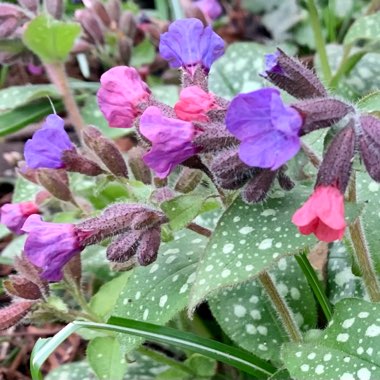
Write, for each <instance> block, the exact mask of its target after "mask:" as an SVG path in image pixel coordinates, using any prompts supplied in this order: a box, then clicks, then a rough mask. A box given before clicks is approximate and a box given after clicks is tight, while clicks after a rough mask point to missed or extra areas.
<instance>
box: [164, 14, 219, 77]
mask: <svg viewBox="0 0 380 380" xmlns="http://www.w3.org/2000/svg"><path fill="white" fill-rule="evenodd" d="M223 53H224V41H223V40H222V39H221V38H220V37H219V36H218V35H217V34H216V33H215V32H214V31H213V30H212V29H211V27H210V26H207V27H204V26H203V24H202V22H201V21H200V20H198V19H195V18H188V19H184V20H177V21H174V22H173V23H172V24H171V25H170V26H169V31H168V32H166V33H164V34H162V35H161V39H160V54H161V56H162V57H163V58H165V59H166V60H167V61H169V64H170V67H184V68H185V69H187V70H188V71H189V72H190V73H191V74H194V72H195V68H196V66H198V65H200V66H202V67H203V68H204V69H205V70H206V71H207V72H208V71H209V69H210V67H211V65H212V64H213V62H214V61H215V60H216V59H218V58H219V57H220V56H221V55H223Z"/></svg>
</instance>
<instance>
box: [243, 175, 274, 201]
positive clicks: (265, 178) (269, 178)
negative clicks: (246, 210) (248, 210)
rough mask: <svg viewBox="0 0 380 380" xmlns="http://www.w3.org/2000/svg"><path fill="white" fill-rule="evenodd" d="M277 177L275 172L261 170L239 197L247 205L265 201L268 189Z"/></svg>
mask: <svg viewBox="0 0 380 380" xmlns="http://www.w3.org/2000/svg"><path fill="white" fill-rule="evenodd" d="M276 176H277V171H276V170H275V171H273V170H269V169H262V170H260V172H259V173H258V174H256V175H255V176H254V177H253V178H252V179H250V180H249V182H248V183H247V185H246V186H245V187H244V189H243V191H242V193H241V196H242V199H243V201H244V202H246V203H248V204H252V203H258V202H262V201H264V200H265V198H266V197H267V195H268V192H269V190H270V188H271V187H272V185H273V182H274V180H275V178H276Z"/></svg>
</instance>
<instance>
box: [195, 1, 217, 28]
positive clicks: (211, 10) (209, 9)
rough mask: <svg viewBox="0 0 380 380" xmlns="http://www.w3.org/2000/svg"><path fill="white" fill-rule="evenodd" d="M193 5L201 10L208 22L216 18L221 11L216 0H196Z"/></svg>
mask: <svg viewBox="0 0 380 380" xmlns="http://www.w3.org/2000/svg"><path fill="white" fill-rule="evenodd" d="M194 5H195V6H197V7H198V8H199V9H200V10H201V11H202V13H203V14H204V16H205V18H206V20H207V22H208V23H211V22H212V21H213V20H216V19H217V18H218V17H219V16H220V15H221V14H222V11H223V9H222V6H221V5H220V4H219V1H218V0H197V1H195V2H194Z"/></svg>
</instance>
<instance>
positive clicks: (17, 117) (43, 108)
mask: <svg viewBox="0 0 380 380" xmlns="http://www.w3.org/2000/svg"><path fill="white" fill-rule="evenodd" d="M53 104H54V108H55V109H56V111H57V112H61V111H63V109H64V106H63V103H62V102H61V101H55V102H53ZM52 112H53V111H52V108H51V105H50V102H49V101H48V99H44V100H42V99H41V100H39V101H34V102H32V103H31V104H26V105H23V106H20V107H18V108H16V109H14V110H12V111H8V112H3V113H0V137H2V136H6V135H9V134H10V133H14V132H17V131H18V130H20V129H22V128H24V127H27V126H28V125H30V124H31V123H34V122H37V121H40V120H41V119H42V118H43V117H44V116H47V115H49V114H51V113H52Z"/></svg>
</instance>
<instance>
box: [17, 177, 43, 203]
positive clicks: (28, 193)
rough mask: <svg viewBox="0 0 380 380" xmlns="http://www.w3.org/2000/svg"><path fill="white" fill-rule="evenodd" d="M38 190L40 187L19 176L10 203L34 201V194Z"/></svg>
mask: <svg viewBox="0 0 380 380" xmlns="http://www.w3.org/2000/svg"><path fill="white" fill-rule="evenodd" d="M40 190H41V187H40V186H38V185H36V184H35V183H33V182H30V181H27V180H26V179H25V178H23V177H21V176H19V177H18V178H17V181H16V185H15V188H14V191H13V196H12V203H19V202H25V201H34V198H35V196H36V194H37V193H38V192H39V191H40Z"/></svg>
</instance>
